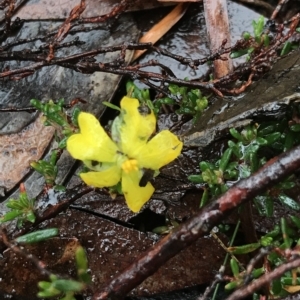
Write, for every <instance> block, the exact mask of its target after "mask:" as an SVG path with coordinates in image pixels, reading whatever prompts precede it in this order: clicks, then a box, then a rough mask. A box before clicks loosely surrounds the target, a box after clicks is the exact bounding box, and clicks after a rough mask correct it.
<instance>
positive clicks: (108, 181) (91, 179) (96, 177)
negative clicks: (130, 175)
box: [80, 165, 121, 188]
mask: <svg viewBox="0 0 300 300" xmlns="http://www.w3.org/2000/svg"><path fill="white" fill-rule="evenodd" d="M80 177H81V179H82V180H83V181H84V182H85V183H86V184H87V185H91V186H94V187H99V188H102V187H109V186H114V185H116V184H117V183H118V182H119V181H120V179H121V169H120V168H119V167H118V166H117V165H115V166H113V167H111V168H109V169H106V170H104V171H101V172H87V173H81V174H80Z"/></svg>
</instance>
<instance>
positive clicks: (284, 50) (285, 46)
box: [280, 41, 292, 56]
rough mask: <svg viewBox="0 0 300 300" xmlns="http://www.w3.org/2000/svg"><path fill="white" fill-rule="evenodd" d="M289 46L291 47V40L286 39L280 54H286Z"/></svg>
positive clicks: (289, 48)
mask: <svg viewBox="0 0 300 300" xmlns="http://www.w3.org/2000/svg"><path fill="white" fill-rule="evenodd" d="M291 48H292V44H291V42H289V41H286V42H285V43H284V45H283V48H282V50H281V52H280V56H283V55H286V54H288V53H289V52H290V51H291Z"/></svg>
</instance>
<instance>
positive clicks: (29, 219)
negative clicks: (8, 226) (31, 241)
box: [26, 210, 35, 223]
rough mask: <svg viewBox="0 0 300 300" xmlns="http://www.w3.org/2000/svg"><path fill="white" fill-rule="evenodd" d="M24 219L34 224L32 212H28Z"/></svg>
mask: <svg viewBox="0 0 300 300" xmlns="http://www.w3.org/2000/svg"><path fill="white" fill-rule="evenodd" d="M26 219H27V220H28V221H29V222H31V223H34V222H35V214H34V212H33V211H32V210H30V211H29V212H28V213H27V214H26Z"/></svg>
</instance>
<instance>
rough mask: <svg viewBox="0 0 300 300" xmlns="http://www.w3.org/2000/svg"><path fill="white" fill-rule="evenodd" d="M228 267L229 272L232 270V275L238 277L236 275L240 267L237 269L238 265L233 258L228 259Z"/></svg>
mask: <svg viewBox="0 0 300 300" xmlns="http://www.w3.org/2000/svg"><path fill="white" fill-rule="evenodd" d="M230 268H231V272H232V274H233V276H234V277H235V278H238V276H239V274H240V269H239V265H238V263H237V261H236V260H235V259H233V258H231V259H230Z"/></svg>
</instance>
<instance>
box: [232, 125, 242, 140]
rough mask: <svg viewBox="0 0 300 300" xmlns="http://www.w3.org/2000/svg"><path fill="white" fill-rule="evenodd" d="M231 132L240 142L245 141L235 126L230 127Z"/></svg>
mask: <svg viewBox="0 0 300 300" xmlns="http://www.w3.org/2000/svg"><path fill="white" fill-rule="evenodd" d="M229 132H230V134H231V135H232V136H233V137H234V138H235V139H237V140H238V141H240V142H241V141H243V137H242V135H241V134H240V133H239V132H238V131H237V130H236V129H235V128H230V129H229Z"/></svg>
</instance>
